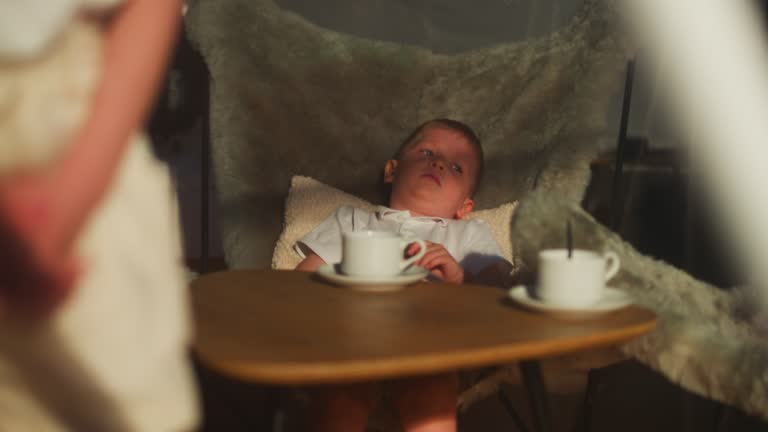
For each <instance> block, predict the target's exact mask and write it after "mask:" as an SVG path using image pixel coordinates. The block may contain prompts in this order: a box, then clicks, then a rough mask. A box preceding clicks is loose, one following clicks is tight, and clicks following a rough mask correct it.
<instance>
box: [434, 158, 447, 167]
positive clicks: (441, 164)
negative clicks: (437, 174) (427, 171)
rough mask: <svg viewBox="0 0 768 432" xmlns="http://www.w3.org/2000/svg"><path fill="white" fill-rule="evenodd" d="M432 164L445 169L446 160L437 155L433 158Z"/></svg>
mask: <svg viewBox="0 0 768 432" xmlns="http://www.w3.org/2000/svg"><path fill="white" fill-rule="evenodd" d="M432 166H433V167H435V168H438V169H441V170H442V169H445V161H444V160H443V159H442V158H439V157H436V158H434V159H432Z"/></svg>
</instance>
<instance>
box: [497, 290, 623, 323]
mask: <svg viewBox="0 0 768 432" xmlns="http://www.w3.org/2000/svg"><path fill="white" fill-rule="evenodd" d="M507 295H508V296H509V298H510V299H512V300H513V301H515V302H516V303H517V304H519V305H521V306H523V307H525V308H527V309H530V310H533V311H537V312H544V313H548V314H553V315H556V316H559V317H562V318H588V317H593V316H596V315H601V314H605V313H608V312H613V311H615V310H618V309H621V308H623V307H627V306H629V305H630V304H632V298H631V297H630V296H629V295H627V294H626V293H624V292H623V291H620V290H617V289H616V288H611V287H606V289H605V294H604V295H603V298H601V299H600V301H598V302H597V303H595V304H593V305H589V306H586V307H569V306H560V305H552V304H548V303H544V302H542V301H541V300H539V299H536V298H534V297H531V296H530V295H529V288H528V287H526V286H523V285H519V286H516V287H514V288H511V289H510V290H509V292H508V293H507Z"/></svg>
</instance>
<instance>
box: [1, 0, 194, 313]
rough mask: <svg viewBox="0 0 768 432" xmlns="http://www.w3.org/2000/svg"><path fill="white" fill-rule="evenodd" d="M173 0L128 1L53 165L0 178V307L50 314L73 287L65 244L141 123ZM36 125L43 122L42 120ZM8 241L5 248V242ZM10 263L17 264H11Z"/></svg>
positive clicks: (166, 44) (162, 57)
mask: <svg viewBox="0 0 768 432" xmlns="http://www.w3.org/2000/svg"><path fill="white" fill-rule="evenodd" d="M180 7H181V6H180V1H179V0H164V1H160V2H158V1H155V0H130V1H128V2H127V3H125V5H124V6H123V7H122V8H121V9H119V10H118V12H117V14H116V15H115V16H114V17H113V18H112V21H111V24H110V25H109V27H108V30H107V36H106V42H105V44H104V66H103V71H102V81H101V82H100V83H99V85H98V87H97V89H96V94H95V97H94V100H93V102H92V104H91V106H90V107H89V117H88V118H87V119H86V121H85V123H84V125H83V127H82V128H81V130H80V131H79V133H78V134H77V135H76V137H75V140H74V141H73V142H72V143H71V144H70V147H69V148H67V150H66V151H65V154H64V156H63V157H62V158H61V159H60V160H57V161H55V163H54V164H53V166H51V167H47V168H44V169H41V170H40V171H36V170H31V169H30V170H27V171H24V170H23V169H20V171H18V172H12V173H9V174H7V175H4V176H3V177H2V178H0V216H2V217H0V238H5V239H7V240H8V241H7V242H6V243H9V244H13V245H14V247H12V248H10V247H9V248H6V250H5V254H4V258H5V259H4V261H5V262H6V264H9V265H10V267H9V266H6V267H5V268H4V269H3V270H2V271H0V304H4V306H5V307H6V308H11V309H13V310H17V309H18V308H16V307H15V306H16V305H19V304H24V305H26V306H25V307H24V309H26V310H30V311H32V312H33V313H42V314H46V313H48V312H50V311H51V310H52V309H53V308H54V307H55V306H56V305H57V304H58V303H59V302H60V301H61V300H62V299H63V298H65V297H66V294H67V293H68V292H69V291H70V290H71V288H72V287H73V286H74V282H75V276H76V275H77V273H78V270H79V269H78V266H77V264H76V263H75V262H74V260H73V259H72V257H71V254H72V251H71V248H72V243H73V241H74V239H75V238H76V236H77V234H78V232H79V231H80V229H81V227H82V226H83V224H84V223H85V220H86V218H87V217H88V214H89V213H90V211H91V210H92V209H93V208H94V207H95V205H96V204H97V203H98V201H99V200H100V199H101V198H102V196H103V195H104V192H105V191H106V190H107V188H108V187H109V183H110V181H111V180H112V177H113V175H114V173H115V170H116V167H117V165H118V163H119V161H120V158H121V156H122V155H123V150H124V149H125V147H126V144H127V143H128V142H129V140H130V137H131V135H132V134H133V133H135V131H136V130H137V129H138V128H139V126H140V125H141V124H142V122H143V120H144V117H145V116H146V114H147V112H148V110H149V107H150V105H151V102H152V100H153V97H154V93H155V91H156V89H157V87H158V84H159V78H160V76H161V74H162V73H163V71H164V69H165V66H166V58H167V57H168V53H169V50H170V48H171V45H172V42H173V40H174V39H175V35H176V33H177V28H178V22H179V21H180ZM41 127H45V126H44V125H41ZM6 246H8V245H6ZM13 263H16V265H14V264H13Z"/></svg>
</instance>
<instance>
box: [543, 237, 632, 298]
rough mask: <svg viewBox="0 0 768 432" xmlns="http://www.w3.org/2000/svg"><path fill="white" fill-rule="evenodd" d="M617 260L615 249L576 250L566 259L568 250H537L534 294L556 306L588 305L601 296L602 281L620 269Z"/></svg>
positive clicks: (603, 288) (603, 287) (603, 284)
mask: <svg viewBox="0 0 768 432" xmlns="http://www.w3.org/2000/svg"><path fill="white" fill-rule="evenodd" d="M619 262H620V261H619V257H618V255H616V254H615V253H614V252H605V253H603V254H599V253H597V252H593V251H589V250H582V249H576V250H574V251H573V255H572V256H571V257H570V258H569V257H568V250H567V249H546V250H543V251H540V252H539V261H538V264H539V268H538V277H537V281H536V287H535V289H534V294H535V296H536V297H538V298H539V300H541V301H543V302H545V303H548V304H552V305H556V306H564V307H587V306H591V305H593V304H595V303H597V302H598V301H599V300H600V299H601V298H602V296H603V291H604V290H605V282H606V281H607V280H609V279H610V278H612V277H613V276H614V275H616V273H617V272H618V271H619Z"/></svg>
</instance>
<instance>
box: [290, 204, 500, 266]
mask: <svg viewBox="0 0 768 432" xmlns="http://www.w3.org/2000/svg"><path fill="white" fill-rule="evenodd" d="M362 230H375V231H390V232H396V233H400V234H402V235H403V236H404V237H413V238H420V239H422V240H428V241H431V242H434V243H439V244H441V245H443V246H444V247H445V248H446V250H448V252H449V253H450V254H451V256H453V258H454V259H455V260H456V261H457V262H458V263H459V264H460V265H461V266H462V268H464V270H465V271H468V272H470V273H474V274H477V273H478V272H480V271H481V270H483V269H484V268H486V267H487V266H489V265H491V264H493V263H495V262H498V261H499V260H503V259H504V258H503V253H502V251H501V248H500V247H499V244H498V243H496V239H495V238H494V237H493V233H491V230H490V229H489V228H488V224H487V223H486V222H485V221H483V220H481V219H472V220H458V219H443V218H440V217H428V216H417V217H415V216H411V213H410V212H409V211H407V210H402V211H401V210H393V209H391V208H388V207H384V206H379V207H378V209H377V210H376V211H375V212H370V211H367V210H363V209H359V208H355V207H349V206H344V207H340V208H339V209H338V210H336V211H335V212H334V213H333V214H332V215H331V216H329V217H328V218H326V219H325V220H324V221H323V222H322V223H320V225H318V226H317V227H316V228H315V229H314V230H312V232H310V233H309V234H307V235H306V236H304V238H302V239H301V240H299V242H298V243H297V244H296V251H297V252H298V253H299V255H301V257H302V258H305V257H306V254H307V253H309V252H314V253H315V254H317V255H318V256H319V257H320V258H322V259H323V261H325V262H326V263H329V264H335V263H338V262H340V261H341V233H343V232H350V231H362Z"/></svg>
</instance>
